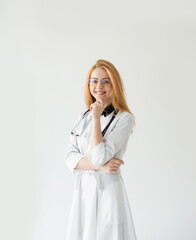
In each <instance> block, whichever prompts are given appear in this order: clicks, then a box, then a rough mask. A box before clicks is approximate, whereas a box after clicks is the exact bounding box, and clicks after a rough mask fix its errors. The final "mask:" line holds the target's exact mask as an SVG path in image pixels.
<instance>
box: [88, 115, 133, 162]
mask: <svg viewBox="0 0 196 240" xmlns="http://www.w3.org/2000/svg"><path fill="white" fill-rule="evenodd" d="M133 124H134V119H133V116H132V115H131V114H130V113H128V112H123V114H122V116H120V118H119V119H118V121H117V123H116V125H115V127H114V128H113V129H112V130H111V132H110V133H109V134H107V135H106V136H105V138H103V142H100V143H98V144H97V145H96V146H94V147H93V148H92V149H91V150H90V151H89V152H88V153H87V154H86V157H87V158H88V159H89V160H90V161H91V162H92V164H93V165H94V166H102V165H103V164H105V163H106V162H108V161H109V160H110V159H111V158H115V154H116V153H117V152H118V151H119V150H120V149H121V148H122V147H123V145H124V144H126V143H127V141H128V139H129V137H130V134H131V130H132V128H133Z"/></svg>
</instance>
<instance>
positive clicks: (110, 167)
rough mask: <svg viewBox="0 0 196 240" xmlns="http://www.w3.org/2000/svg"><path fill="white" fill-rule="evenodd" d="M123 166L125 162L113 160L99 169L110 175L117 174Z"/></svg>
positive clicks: (117, 159)
mask: <svg viewBox="0 0 196 240" xmlns="http://www.w3.org/2000/svg"><path fill="white" fill-rule="evenodd" d="M121 164H124V162H123V160H121V159H119V158H112V159H110V160H109V161H108V162H107V163H105V164H104V165H102V166H100V167H99V169H100V170H103V171H104V172H108V173H116V172H117V170H118V168H119V167H120V166H121Z"/></svg>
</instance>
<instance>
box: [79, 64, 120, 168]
mask: <svg viewBox="0 0 196 240" xmlns="http://www.w3.org/2000/svg"><path fill="white" fill-rule="evenodd" d="M91 78H97V80H98V83H97V85H96V86H91V85H90V92H91V94H92V95H93V97H94V98H95V99H96V102H94V103H93V104H91V108H92V110H91V111H92V131H91V138H90V150H91V149H93V148H94V147H95V146H96V145H97V144H99V143H100V142H103V137H102V133H101V123H100V117H101V114H102V112H103V110H104V108H105V107H107V106H108V105H109V104H110V103H111V98H110V96H111V93H112V85H109V86H104V85H102V84H101V79H103V78H109V76H108V74H107V72H106V70H105V69H102V68H96V69H94V70H93V72H92V73H91ZM97 91H104V92H106V93H105V94H103V95H98V94H97V93H96V92H97ZM121 164H124V162H123V160H121V159H119V158H112V159H110V160H109V161H108V162H106V163H105V164H104V165H102V166H94V165H93V164H92V163H91V161H90V160H89V159H88V158H86V157H83V158H81V159H80V161H79V162H78V164H77V166H76V168H77V169H85V170H99V169H100V170H103V171H105V172H109V173H115V172H117V170H118V168H119V167H120V166H121Z"/></svg>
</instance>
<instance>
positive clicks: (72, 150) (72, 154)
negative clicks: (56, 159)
mask: <svg viewBox="0 0 196 240" xmlns="http://www.w3.org/2000/svg"><path fill="white" fill-rule="evenodd" d="M82 115H83V113H80V114H79V116H78V118H77V120H76V121H75V123H74V127H75V126H76V124H77V123H78V122H79V120H80V119H81V117H82ZM82 157H85V156H84V155H83V154H81V153H80V151H79V149H78V146H77V144H76V137H75V136H73V135H72V134H71V136H70V137H69V141H68V144H67V147H66V149H65V155H64V160H65V163H66V165H67V167H68V169H69V170H70V171H71V172H72V173H73V174H74V173H75V171H76V169H75V167H76V165H77V163H78V162H79V161H80V159H81V158H82Z"/></svg>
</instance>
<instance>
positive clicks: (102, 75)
mask: <svg viewBox="0 0 196 240" xmlns="http://www.w3.org/2000/svg"><path fill="white" fill-rule="evenodd" d="M90 79H91V82H92V83H93V82H94V83H93V84H90V92H91V94H92V95H93V97H94V98H95V99H96V100H99V99H102V100H104V101H108V104H110V103H111V101H110V96H111V93H112V84H111V80H110V78H109V76H108V74H107V72H106V70H105V69H103V68H100V67H98V68H95V69H94V70H93V72H92V73H91V77H90ZM102 79H104V80H105V83H104V84H102V83H101V80H102ZM96 83H97V84H96Z"/></svg>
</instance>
